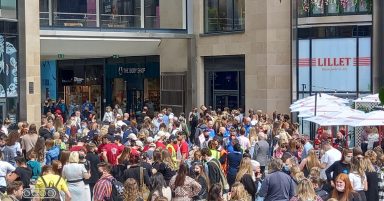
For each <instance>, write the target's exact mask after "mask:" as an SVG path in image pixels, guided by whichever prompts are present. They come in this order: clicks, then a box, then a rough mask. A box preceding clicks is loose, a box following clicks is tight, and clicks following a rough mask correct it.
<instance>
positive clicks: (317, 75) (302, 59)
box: [299, 38, 371, 91]
mask: <svg viewBox="0 0 384 201" xmlns="http://www.w3.org/2000/svg"><path fill="white" fill-rule="evenodd" d="M308 42H309V41H302V42H301V43H300V53H299V54H300V55H299V73H300V74H302V73H304V74H306V72H308V73H309V70H305V68H308V67H309V66H312V90H313V91H356V82H357V80H356V79H357V72H356V70H357V66H359V68H361V69H362V68H370V66H371V58H370V56H369V55H370V54H361V52H365V50H362V51H360V54H361V55H359V56H357V50H356V46H357V39H356V38H344V39H314V40H312V59H310V58H308V54H305V52H306V51H308V49H309V48H308V46H309V45H308V44H309V43H308ZM364 42H365V41H364ZM362 47H363V46H362ZM301 48H302V49H301ZM366 51H367V52H368V53H369V52H370V50H369V48H367V50H366ZM360 72H361V70H360ZM308 76H309V74H308ZM308 76H306V75H300V78H301V79H302V80H301V81H300V83H304V84H306V83H307V81H305V80H308ZM300 78H299V79H300Z"/></svg>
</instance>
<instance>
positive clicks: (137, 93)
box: [127, 89, 144, 113]
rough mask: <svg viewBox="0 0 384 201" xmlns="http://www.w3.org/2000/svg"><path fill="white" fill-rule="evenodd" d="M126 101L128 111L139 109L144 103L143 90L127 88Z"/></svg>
mask: <svg viewBox="0 0 384 201" xmlns="http://www.w3.org/2000/svg"><path fill="white" fill-rule="evenodd" d="M127 103H128V105H127V110H128V111H129V112H130V113H132V112H137V111H141V110H142V109H143V104H144V91H143V90H134V89H133V90H128V89H127Z"/></svg>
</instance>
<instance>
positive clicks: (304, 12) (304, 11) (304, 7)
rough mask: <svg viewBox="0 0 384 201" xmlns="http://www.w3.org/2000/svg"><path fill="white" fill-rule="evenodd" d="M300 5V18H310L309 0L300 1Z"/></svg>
mask: <svg viewBox="0 0 384 201" xmlns="http://www.w3.org/2000/svg"><path fill="white" fill-rule="evenodd" d="M298 4H299V5H298V13H299V17H306V16H308V10H309V4H308V0H299V1H298Z"/></svg>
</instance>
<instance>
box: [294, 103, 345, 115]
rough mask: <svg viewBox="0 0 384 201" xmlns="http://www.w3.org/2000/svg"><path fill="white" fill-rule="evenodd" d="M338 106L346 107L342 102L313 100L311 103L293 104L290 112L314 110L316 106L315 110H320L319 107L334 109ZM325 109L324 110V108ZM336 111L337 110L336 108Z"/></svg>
mask: <svg viewBox="0 0 384 201" xmlns="http://www.w3.org/2000/svg"><path fill="white" fill-rule="evenodd" d="M340 107H346V105H345V104H343V103H338V102H334V101H322V102H317V103H316V104H315V102H313V103H307V104H305V105H300V106H295V107H292V108H291V112H304V111H313V112H314V111H315V108H317V111H320V109H322V108H323V109H325V108H328V109H329V110H330V111H335V110H334V108H340ZM325 111H326V110H325ZM337 111H338V110H337Z"/></svg>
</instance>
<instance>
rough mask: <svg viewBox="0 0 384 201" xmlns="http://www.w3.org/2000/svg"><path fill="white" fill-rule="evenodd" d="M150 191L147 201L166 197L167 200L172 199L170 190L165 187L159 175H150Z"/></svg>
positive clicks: (161, 176)
mask: <svg viewBox="0 0 384 201" xmlns="http://www.w3.org/2000/svg"><path fill="white" fill-rule="evenodd" d="M151 189H152V190H151V192H150V193H149V196H148V201H155V200H156V199H157V198H158V197H166V198H167V199H168V200H171V199H172V191H171V188H169V187H168V186H167V184H166V183H165V180H164V177H163V175H162V174H161V173H156V174H154V175H152V177H151Z"/></svg>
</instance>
